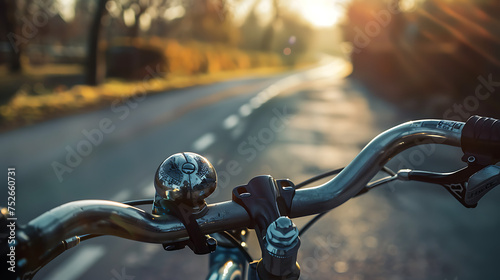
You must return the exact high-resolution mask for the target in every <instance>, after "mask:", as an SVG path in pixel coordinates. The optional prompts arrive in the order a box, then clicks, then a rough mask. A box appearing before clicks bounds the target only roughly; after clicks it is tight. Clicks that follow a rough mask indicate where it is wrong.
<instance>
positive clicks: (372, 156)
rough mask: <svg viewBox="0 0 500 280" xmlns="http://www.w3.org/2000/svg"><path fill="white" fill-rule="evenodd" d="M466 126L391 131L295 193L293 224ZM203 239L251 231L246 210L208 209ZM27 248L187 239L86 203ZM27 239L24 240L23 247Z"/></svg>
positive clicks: (111, 205) (142, 216) (45, 222)
mask: <svg viewBox="0 0 500 280" xmlns="http://www.w3.org/2000/svg"><path fill="white" fill-rule="evenodd" d="M464 125H465V123H463V122H455V121H445V120H420V121H411V122H407V123H404V124H401V125H399V126H396V127H394V128H392V129H389V130H387V131H385V132H383V133H382V134H380V135H379V136H377V137H376V138H375V139H373V140H372V141H371V142H370V143H368V144H367V145H366V147H365V148H364V149H363V150H362V151H361V152H360V154H359V155H358V156H356V158H355V159H354V160H353V161H352V162H351V163H350V164H349V165H348V166H347V167H346V168H345V169H344V170H343V171H342V172H341V173H340V174H339V175H338V176H336V177H335V178H333V179H332V180H330V181H328V182H327V183H325V184H323V185H320V186H317V187H312V188H307V189H300V190H297V191H296V194H295V197H294V198H293V202H292V209H291V218H294V217H302V216H308V215H312V214H317V213H322V212H325V211H328V210H331V209H333V208H335V207H337V206H339V205H341V204H342V203H344V202H346V201H347V200H349V199H350V198H351V197H353V196H355V195H356V194H358V193H359V192H360V190H362V188H364V187H365V186H366V184H367V183H368V182H369V181H370V180H371V179H372V178H373V177H374V176H375V175H376V173H377V172H378V171H379V170H380V169H381V168H382V167H383V165H384V164H385V163H386V162H387V161H389V160H390V159H391V158H392V157H394V156H395V155H397V154H398V153H400V152H401V151H403V150H405V149H408V148H410V147H413V146H416V145H419V144H428V143H438V144H446V145H451V146H457V147H460V145H461V138H462V129H463V128H464ZM197 222H198V224H199V226H200V229H201V230H202V231H203V233H204V234H210V233H215V232H220V231H225V230H232V229H239V228H245V227H248V226H250V223H251V219H250V217H249V215H248V213H247V212H246V211H245V209H244V208H243V207H241V206H240V205H238V204H237V203H235V202H232V201H226V202H221V203H214V204H210V205H208V211H207V212H206V214H205V215H204V216H203V217H201V218H199V219H197ZM24 232H25V233H26V240H25V241H26V242H27V247H29V246H30V245H33V244H35V243H36V251H38V252H46V251H49V250H50V249H51V248H54V247H55V246H57V245H60V243H61V241H62V240H67V239H69V238H72V237H74V236H79V235H84V234H95V235H114V236H118V237H122V238H126V239H132V240H136V241H141V242H148V243H167V242H175V241H181V240H185V239H187V238H188V233H187V231H186V229H185V227H184V225H183V224H182V223H181V222H180V221H179V220H178V219H177V218H175V217H173V216H170V215H164V216H157V215H152V214H149V213H146V212H145V211H143V210H141V209H139V208H135V207H132V206H129V205H126V204H122V203H118V202H111V201H105V200H83V201H76V202H70V203H67V204H64V205H62V206H59V207H57V208H54V209H53V210H51V211H48V212H46V213H44V214H42V215H41V216H39V217H38V218H36V219H34V220H32V221H31V222H30V223H29V224H28V225H27V226H26V228H25V230H24ZM23 238H24V237H23V236H20V239H21V241H22V239H23Z"/></svg>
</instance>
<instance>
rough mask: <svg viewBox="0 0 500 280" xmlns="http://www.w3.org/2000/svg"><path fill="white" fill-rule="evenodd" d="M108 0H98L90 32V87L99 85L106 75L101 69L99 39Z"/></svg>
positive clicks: (87, 76) (88, 65) (88, 60)
mask: <svg viewBox="0 0 500 280" xmlns="http://www.w3.org/2000/svg"><path fill="white" fill-rule="evenodd" d="M106 2H107V0H98V2H97V7H96V11H95V13H94V19H93V20H92V25H91V27H90V32H89V42H88V46H87V53H88V54H87V57H88V58H87V65H86V66H87V67H86V71H85V72H86V75H85V76H86V82H87V84H88V85H97V84H98V83H100V82H101V81H102V79H103V76H104V73H103V71H102V70H101V69H100V67H99V65H100V64H101V61H100V60H102V54H100V52H99V37H100V34H101V20H102V17H103V16H104V14H105V13H106Z"/></svg>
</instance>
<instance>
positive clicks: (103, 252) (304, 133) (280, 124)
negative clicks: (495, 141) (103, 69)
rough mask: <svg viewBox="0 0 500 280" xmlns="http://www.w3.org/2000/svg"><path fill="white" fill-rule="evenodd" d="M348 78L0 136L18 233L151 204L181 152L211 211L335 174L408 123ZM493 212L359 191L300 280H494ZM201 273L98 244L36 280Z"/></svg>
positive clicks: (223, 92) (185, 98)
mask: <svg viewBox="0 0 500 280" xmlns="http://www.w3.org/2000/svg"><path fill="white" fill-rule="evenodd" d="M348 68H349V65H348V64H345V63H344V62H342V61H340V60H338V61H335V62H334V63H332V64H329V65H327V66H325V67H324V68H322V69H313V70H308V71H305V70H304V71H299V72H295V73H288V74H281V75H276V76H272V77H266V78H245V79H238V80H234V81H228V82H222V83H216V84H213V85H208V86H202V87H193V88H187V89H179V90H174V91H170V92H168V93H165V94H159V95H154V96H148V97H145V98H144V99H142V100H128V101H126V102H124V103H122V104H117V105H115V106H114V107H110V108H104V109H102V110H99V111H95V112H90V113H86V114H81V115H76V116H72V117H67V118H63V119H58V120H54V121H49V122H45V123H42V124H39V125H36V126H31V127H26V128H23V129H20V130H16V131H12V132H9V133H5V134H3V135H1V136H0V149H1V154H2V158H1V160H0V161H1V163H2V167H3V168H4V170H5V169H6V168H7V167H8V166H15V167H16V169H17V197H16V199H17V209H16V210H17V213H16V215H17V216H18V219H19V222H20V223H25V222H27V221H29V220H31V219H33V218H35V217H36V216H38V215H39V214H41V213H43V212H44V211H47V210H49V209H51V208H53V207H56V206H58V205H60V204H63V203H66V202H70V201H73V200H79V199H110V200H116V201H123V200H128V199H135V198H138V199H139V198H152V196H153V194H154V188H153V185H152V181H153V175H154V172H155V171H156V168H157V167H158V165H159V164H160V163H161V161H162V160H164V159H165V158H167V157H168V156H169V155H171V154H174V153H177V152H182V151H193V152H197V153H200V154H202V155H204V156H206V157H207V158H208V159H209V160H210V161H211V162H212V163H213V164H214V166H215V167H216V169H217V171H218V173H219V179H220V182H219V188H218V191H217V193H215V194H214V195H213V196H212V197H210V199H209V201H211V202H217V201H223V200H227V199H229V198H230V191H231V189H232V188H233V187H234V186H236V185H240V184H244V183H246V182H247V181H248V180H249V179H250V178H252V177H253V176H255V175H259V174H271V175H273V176H274V177H276V178H283V177H288V178H290V179H292V181H294V182H296V183H298V182H300V181H302V180H304V179H306V178H308V177H311V176H313V175H316V174H318V173H320V172H322V171H326V170H330V169H333V168H337V167H340V166H344V165H346V164H348V163H349V161H350V160H352V159H353V158H354V157H355V155H356V154H357V153H358V152H359V151H360V150H361V148H362V147H363V146H364V145H365V144H366V143H367V142H368V141H369V140H370V139H372V138H373V137H374V136H376V135H377V134H378V133H380V132H382V131H383V130H385V129H387V128H390V127H392V126H393V125H396V124H398V123H401V122H403V121H406V120H409V119H412V118H415V117H416V116H415V115H411V114H409V113H406V112H400V111H399V110H398V109H397V108H395V107H394V106H392V105H390V104H387V103H385V102H384V101H382V100H379V99H378V98H376V97H374V96H371V95H370V94H369V91H368V90H367V89H364V88H363V87H361V86H360V85H359V84H357V83H356V82H354V81H352V80H350V79H346V78H344V76H345V74H346V73H348ZM415 151H417V152H415ZM417 153H418V154H424V155H425V157H422V158H417V157H415V155H416V154H417ZM459 159H460V150H459V149H456V148H446V147H437V146H432V147H428V148H427V149H426V150H411V151H408V152H407V153H405V154H403V155H402V156H401V157H397V158H395V159H393V161H392V162H391V163H390V166H392V167H393V168H401V167H414V168H419V169H430V170H441V171H449V170H453V169H454V168H458V167H460V166H462V164H461V163H460V161H459ZM235 162H236V164H237V167H238V168H236V171H235V168H234V164H235ZM0 198H1V199H2V201H6V195H5V194H1V195H0ZM499 200H500V191H498V190H494V191H492V192H491V194H490V195H488V197H486V198H485V199H484V201H481V203H480V205H479V207H478V208H476V209H472V210H471V209H464V208H463V207H462V206H461V205H460V204H459V203H458V202H456V201H454V199H453V198H452V197H451V196H450V195H449V194H448V193H447V192H446V191H444V190H442V189H440V188H439V187H434V186H428V185H424V184H411V185H410V184H399V183H397V184H393V185H391V186H388V187H386V188H381V189H379V190H375V191H372V192H370V193H369V194H366V195H364V196H362V197H360V198H356V199H354V200H352V201H349V202H347V203H346V204H345V205H343V206H341V207H339V208H338V209H336V210H335V211H332V212H331V213H330V214H328V215H327V216H325V217H324V219H323V220H321V221H320V222H319V223H318V225H317V227H314V228H313V229H311V231H310V232H308V233H307V235H305V237H304V238H303V240H302V244H303V245H302V247H301V254H300V255H299V262H300V263H301V266H302V278H303V279H357V280H359V279H460V280H461V279H498V277H499V276H498V273H497V272H496V267H495V265H496V264H497V263H498V259H500V253H499V252H498V250H499V249H500V242H499V241H498V239H497V237H498V235H499V233H500V214H499V213H500V211H499V210H500V207H499V206H497V205H499V204H498V203H495V201H499ZM305 221H306V219H297V221H296V223H298V224H299V225H301V224H303V223H304V222H305ZM257 251H258V249H256V248H254V249H253V250H252V252H253V253H254V255H256V252H257ZM207 266H208V258H207V256H196V255H194V254H192V253H191V252H190V251H189V250H182V251H178V252H165V251H163V249H162V248H161V246H160V245H155V244H140V243H137V242H133V241H129V240H121V239H118V238H112V237H101V238H96V239H94V240H90V241H87V242H85V244H82V245H80V246H78V247H77V248H75V249H72V250H70V251H68V252H66V253H64V254H63V255H62V256H60V257H59V258H57V259H56V260H55V261H54V262H53V263H51V264H49V265H48V266H47V267H45V268H44V269H42V270H41V271H40V272H39V274H38V275H37V277H35V279H67V280H71V279H116V280H120V279H129V280H131V279H136V280H138V279H164V278H166V279H204V278H205V276H206V273H207V271H208V267H207ZM125 276H128V277H125ZM133 277H135V278H133ZM302 278H301V279H302Z"/></svg>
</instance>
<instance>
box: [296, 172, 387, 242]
mask: <svg viewBox="0 0 500 280" xmlns="http://www.w3.org/2000/svg"><path fill="white" fill-rule="evenodd" d="M342 170H344V167H342V168H338V169H335V170H332V171H328V172H325V173H323V174H320V175H317V176H315V177H313V178H310V179H307V180H305V181H304V182H302V183H299V184H297V185H296V186H295V189H299V188H302V187H304V186H306V185H308V184H311V183H314V182H316V181H318V180H321V179H323V178H326V177H328V176H332V175H336V174H338V173H340V172H341V171H342ZM381 171H384V172H385V173H387V174H389V175H390V176H388V177H384V178H382V179H380V180H377V181H375V182H372V183H369V184H368V185H367V186H366V187H365V188H363V189H362V190H361V191H360V192H359V193H358V194H356V195H355V196H358V195H361V194H363V193H365V192H367V191H368V190H370V189H372V188H375V187H378V186H380V185H382V184H385V183H388V182H390V181H393V180H396V179H397V174H396V172H394V171H392V170H391V169H390V168H388V167H387V166H384V167H382V170H381ZM330 211H331V210H329V211H326V212H323V213H320V214H318V215H316V216H314V218H312V219H311V220H309V221H308V222H307V223H306V224H305V225H304V226H303V227H302V228H301V229H300V230H299V236H302V235H303V234H304V233H305V232H306V231H307V230H308V229H309V228H310V227H311V226H313V225H314V223H316V222H317V221H318V220H319V219H321V217H323V216H324V215H325V214H326V213H328V212H330Z"/></svg>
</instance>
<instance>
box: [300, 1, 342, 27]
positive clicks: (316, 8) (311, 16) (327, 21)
mask: <svg viewBox="0 0 500 280" xmlns="http://www.w3.org/2000/svg"><path fill="white" fill-rule="evenodd" d="M293 2H295V3H294V4H295V5H294V8H295V10H296V11H298V12H299V13H300V14H301V15H302V17H303V18H304V19H305V20H307V21H308V22H309V23H311V24H312V25H314V26H315V27H331V26H333V25H335V24H336V23H337V22H339V20H340V18H341V17H342V15H343V14H344V7H343V6H342V3H343V2H344V1H335V0H295V1H293Z"/></svg>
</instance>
